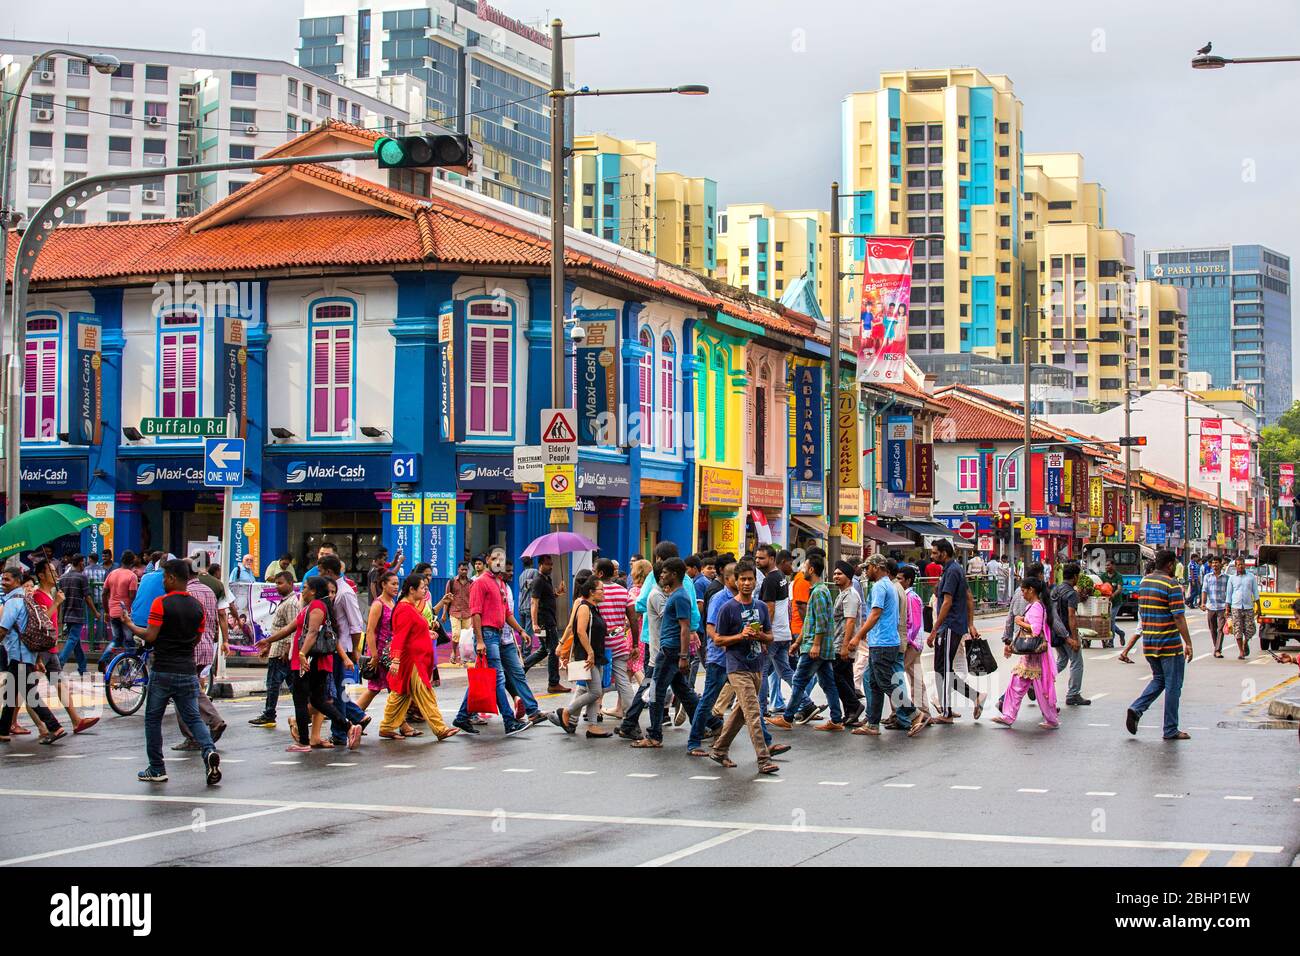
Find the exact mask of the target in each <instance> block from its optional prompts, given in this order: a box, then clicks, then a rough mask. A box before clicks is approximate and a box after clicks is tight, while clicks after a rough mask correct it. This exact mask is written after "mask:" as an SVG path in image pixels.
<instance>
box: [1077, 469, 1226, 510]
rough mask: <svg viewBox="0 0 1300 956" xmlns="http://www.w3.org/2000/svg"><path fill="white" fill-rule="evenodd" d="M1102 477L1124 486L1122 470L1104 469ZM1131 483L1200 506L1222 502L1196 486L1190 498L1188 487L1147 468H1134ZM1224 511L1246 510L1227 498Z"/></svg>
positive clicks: (1216, 505) (1223, 504)
mask: <svg viewBox="0 0 1300 956" xmlns="http://www.w3.org/2000/svg"><path fill="white" fill-rule="evenodd" d="M1101 476H1102V478H1104V479H1105V480H1106V481H1108V482H1110V483H1111V484H1113V485H1123V484H1124V470H1123V469H1122V468H1103V469H1102V470H1101ZM1129 478H1130V481H1131V483H1132V485H1133V487H1135V488H1143V489H1145V490H1147V491H1152V492H1155V493H1156V494H1158V495H1164V496H1166V497H1169V498H1174V499H1178V500H1182V499H1183V498H1184V497H1190V498H1191V500H1192V501H1196V502H1199V503H1200V504H1208V505H1214V506H1215V507H1218V506H1219V504H1220V500H1219V499H1218V498H1216V497H1215V496H1214V495H1212V494H1210V493H1209V492H1207V491H1202V490H1201V489H1200V488H1197V487H1195V486H1193V487H1192V489H1191V494H1190V496H1189V495H1187V492H1186V491H1185V488H1186V486H1185V485H1184V484H1183V483H1182V482H1181V481H1178V480H1177V479H1175V478H1170V477H1169V476H1168V475H1162V474H1160V473H1159V472H1156V471H1151V470H1150V469H1147V468H1134V469H1133V470H1132V471H1131V472H1130V473H1129ZM1222 506H1223V510H1224V511H1233V512H1236V513H1238V514H1244V513H1245V510H1246V509H1245V508H1243V507H1241V506H1240V505H1238V504H1237V503H1236V502H1234V501H1230V500H1229V499H1227V498H1224V499H1223V500H1222Z"/></svg>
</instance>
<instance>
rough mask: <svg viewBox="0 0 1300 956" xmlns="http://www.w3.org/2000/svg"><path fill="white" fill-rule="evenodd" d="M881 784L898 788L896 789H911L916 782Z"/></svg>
mask: <svg viewBox="0 0 1300 956" xmlns="http://www.w3.org/2000/svg"><path fill="white" fill-rule="evenodd" d="M881 786H885V787H893V788H895V789H898V790H911V789H912V788H913V787H915V786H916V784H914V783H886V784H881Z"/></svg>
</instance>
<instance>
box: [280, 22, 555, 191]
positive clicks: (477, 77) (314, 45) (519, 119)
mask: <svg viewBox="0 0 1300 956" xmlns="http://www.w3.org/2000/svg"><path fill="white" fill-rule="evenodd" d="M298 33H299V38H300V39H299V48H298V63H299V65H300V66H302V67H303V68H304V69H307V70H310V71H311V72H313V73H315V74H317V75H318V76H321V77H325V78H327V79H330V80H335V81H338V82H342V83H346V84H347V85H348V86H352V87H355V88H358V89H365V90H366V91H367V92H371V91H373V92H374V95H376V96H381V97H386V96H388V95H389V94H390V90H389V88H388V87H387V86H386V85H384V84H382V83H380V84H378V85H377V86H376V85H374V84H375V81H376V79H377V78H386V77H395V76H403V75H406V76H412V77H414V78H416V79H418V80H419V81H420V82H421V83H422V84H423V85H424V91H425V101H424V104H423V110H422V112H421V114H420V115H419V116H414V115H413V116H412V119H420V120H425V121H427V122H426V123H425V125H424V126H422V127H421V129H422V130H424V131H431V130H433V129H434V128H435V127H434V124H435V123H437V124H439V125H441V126H445V127H446V128H449V129H453V130H455V131H457V132H462V133H468V134H470V136H471V138H472V139H473V140H474V143H475V150H476V155H475V169H474V171H473V173H472V174H471V177H470V180H469V183H468V185H469V186H470V188H472V189H474V190H476V191H478V192H483V193H486V194H487V195H489V196H491V197H492V198H493V199H500V200H502V201H504V202H508V203H510V204H511V205H515V206H519V207H521V208H523V209H527V210H529V211H530V212H537V213H542V214H549V211H550V189H551V143H550V103H549V100H548V98H547V96H546V92H547V91H548V90H549V89H550V88H551V38H550V33H549V30H548V29H547V28H546V27H545V25H544V24H542V23H537V24H528V23H524V22H523V21H520V20H517V19H515V18H513V17H510V16H508V15H507V14H505V13H504V12H502V11H501V10H498V9H497V8H495V7H493V6H492V5H491V4H489V3H485V2H481V0H304V4H303V16H302V19H301V20H299V30H298ZM564 62H565V64H566V65H567V67H568V69H567V71H566V73H571V72H572V70H573V43H572V42H569V43H566V44H565V47H564ZM403 95H404V96H405V95H406V94H405V93H403ZM394 102H397V103H399V104H400V105H406V104H407V103H408V100H407V99H398V100H394ZM568 128H569V129H570V142H571V131H572V124H571V123H570V124H569V125H568ZM437 175H438V178H440V179H453V180H455V179H456V177H455V176H454V174H445V173H443V172H442V171H441V170H440V171H439V172H438V174H437Z"/></svg>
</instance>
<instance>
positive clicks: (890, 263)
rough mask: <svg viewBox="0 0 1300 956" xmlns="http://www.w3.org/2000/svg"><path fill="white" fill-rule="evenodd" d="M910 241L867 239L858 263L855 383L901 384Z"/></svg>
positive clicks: (910, 290) (910, 256)
mask: <svg viewBox="0 0 1300 956" xmlns="http://www.w3.org/2000/svg"><path fill="white" fill-rule="evenodd" d="M912 246H913V240H911V239H869V240H868V241H867V255H866V258H865V259H864V260H863V263H862V271H863V275H862V305H861V313H860V328H859V337H858V343H857V351H858V381H860V382H901V381H902V380H903V364H904V360H905V359H906V358H907V309H908V303H909V302H911V299H912Z"/></svg>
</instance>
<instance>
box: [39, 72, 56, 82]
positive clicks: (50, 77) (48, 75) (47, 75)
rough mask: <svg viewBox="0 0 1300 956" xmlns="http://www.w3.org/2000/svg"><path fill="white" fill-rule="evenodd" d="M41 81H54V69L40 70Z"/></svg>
mask: <svg viewBox="0 0 1300 956" xmlns="http://www.w3.org/2000/svg"><path fill="white" fill-rule="evenodd" d="M41 82H42V83H53V82H54V71H53V70H41Z"/></svg>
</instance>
